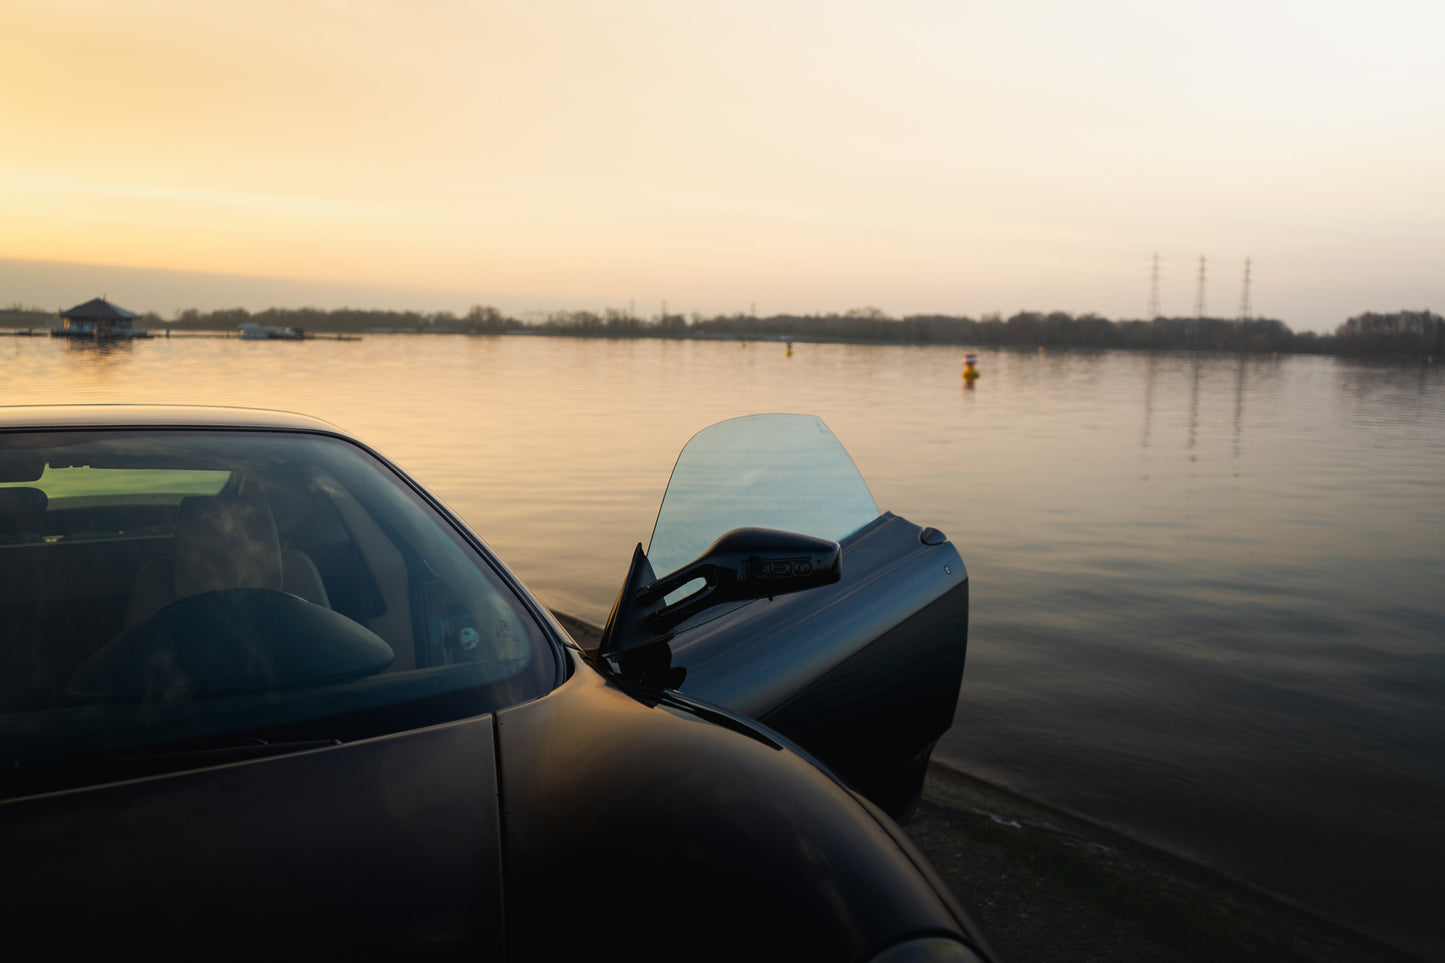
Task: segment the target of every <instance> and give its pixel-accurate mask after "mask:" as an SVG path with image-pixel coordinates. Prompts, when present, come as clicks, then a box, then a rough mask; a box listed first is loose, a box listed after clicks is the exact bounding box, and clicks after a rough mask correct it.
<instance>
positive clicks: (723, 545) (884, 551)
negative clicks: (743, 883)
mask: <svg viewBox="0 0 1445 963" xmlns="http://www.w3.org/2000/svg"><path fill="white" fill-rule="evenodd" d="M740 528H741V529H745V531H744V532H738V531H737V530H738V529H740ZM797 536H810V538H799V537H797ZM830 543H837V544H836V546H835V548H837V549H841V552H835V553H834V554H833V555H832V556H829V554H828V547H829V545H830ZM720 571H721V572H722V573H723V574H722V576H721V577H719V576H718V575H717V573H718V572H720ZM654 573H661V574H660V577H659V576H657V575H654ZM770 579H771V580H772V582H769V580H770ZM739 582H741V583H745V584H743V585H742V586H741V588H740V587H739V586H738V584H737V583H739ZM746 583H750V586H749V584H746ZM829 583H830V584H829ZM772 585H775V586H776V593H774V592H772V591H771V588H770V586H772ZM802 588H806V589H808V590H807V591H798V590H799V589H802ZM649 592H650V593H651V594H652V595H653V596H655V597H657V598H659V599H660V598H661V597H662V594H663V593H665V599H666V601H665V604H666V606H667V611H666V612H665V613H663V612H659V610H658V607H657V606H660V605H663V604H664V603H662V602H660V601H659V602H658V603H657V606H654V607H653V608H652V609H651V613H652V614H651V615H650V617H648V618H643V617H641V616H640V615H638V614H637V613H636V612H635V611H634V604H635V603H636V601H637V600H638V599H645V598H646V597H647V596H648V594H649ZM782 593H789V594H782ZM719 599H724V601H721V603H719ZM727 599H731V600H727ZM967 637H968V577H967V573H966V571H965V569H964V565H963V560H962V559H961V558H960V557H959V554H958V551H957V550H956V549H955V548H954V546H953V545H952V544H951V543H950V542H949V541H948V540H947V539H946V538H945V537H944V535H943V534H942V533H941V532H939V531H938V530H937V529H933V528H920V527H919V526H917V525H915V524H913V523H912V522H909V521H907V520H906V519H903V518H900V517H898V516H896V515H893V514H891V513H886V512H885V513H882V514H880V513H879V511H878V509H877V506H876V505H875V503H874V501H873V496H872V495H871V494H870V493H869V491H868V487H867V485H866V484H865V483H864V481H863V479H862V477H861V475H859V473H858V469H857V467H856V466H855V465H854V464H853V461H852V459H851V458H850V457H849V455H848V453H847V451H846V450H845V449H844V448H843V446H842V444H840V443H839V441H838V440H837V438H836V437H835V436H834V435H833V433H832V432H831V431H830V430H829V429H828V427H827V426H826V425H825V424H824V423H823V421H822V419H820V418H817V417H815V416H811V415H783V414H771V415H751V416H748V417H744V418H735V419H732V420H730V421H725V422H722V423H720V424H717V425H713V426H712V427H711V428H707V429H705V430H703V431H701V432H699V433H698V434H697V435H696V436H694V437H693V439H692V440H691V441H690V442H688V444H687V446H686V447H685V448H684V449H683V451H682V454H681V456H680V457H679V458H678V461H677V465H676V466H675V467H674V469H673V473H672V478H671V480H670V481H669V483H668V487H667V492H666V494H665V495H664V497H663V501H662V507H661V509H660V510H659V512H658V517H657V524H656V526H655V528H654V530H653V534H652V539H651V542H650V544H649V546H648V549H647V552H646V555H645V556H644V555H643V554H642V553H641V551H640V550H639V552H638V553H637V556H636V557H635V558H634V560H633V570H632V572H631V573H629V578H628V581H627V583H626V584H625V585H624V588H623V591H622V593H621V594H620V595H619V598H618V605H617V607H616V608H614V610H613V614H612V617H611V618H610V619H609V622H608V627H607V629H606V631H605V632H604V636H603V641H602V646H601V654H602V655H604V656H607V657H610V658H613V659H614V661H617V662H618V663H619V664H620V665H622V666H623V670H624V671H628V666H627V663H628V662H629V661H631V662H632V663H633V665H634V666H636V665H645V666H646V668H645V669H635V670H634V673H641V674H642V675H643V676H644V677H645V678H647V679H648V680H649V681H651V682H653V683H654V684H663V685H667V686H669V687H673V688H677V689H679V690H680V691H682V692H683V693H684V694H686V695H688V696H690V697H693V698H696V699H701V700H704V701H707V702H711V703H714V704H717V705H721V706H723V707H725V708H728V709H731V710H733V711H734V712H738V713H741V714H743V715H746V716H749V717H751V718H753V719H757V720H758V721H760V722H762V723H764V724H766V725H768V726H770V727H771V728H773V729H775V730H777V731H778V732H780V733H782V734H783V735H785V736H787V737H788V738H790V739H792V740H793V741H794V742H796V743H797V744H799V745H800V746H802V747H803V748H804V749H806V750H808V751H809V752H811V753H812V754H813V755H815V756H816V757H818V758H819V759H820V760H821V761H823V762H824V763H826V764H828V765H829V766H831V767H832V768H833V769H834V770H835V771H836V772H838V773H839V774H840V775H842V776H843V777H844V778H845V779H847V780H848V781H849V782H851V783H852V784H853V785H854V786H855V787H856V788H858V789H859V790H860V791H861V792H862V793H863V794H864V795H866V796H868V797H869V798H870V799H872V800H873V801H874V802H876V803H877V804H879V805H880V806H881V807H883V808H884V809H885V810H888V811H889V812H890V813H892V814H893V815H895V816H901V815H902V814H904V813H906V812H907V811H908V810H909V809H911V808H912V806H913V804H914V803H915V802H916V801H917V799H918V794H919V792H920V790H921V788H922V781H923V775H924V771H925V769H926V767H927V764H928V757H929V754H930V753H931V752H932V749H933V746H934V744H935V743H936V742H937V740H938V738H939V737H940V736H941V735H942V734H943V732H944V731H945V730H947V729H948V727H949V726H950V725H951V724H952V722H953V714H954V709H955V708H956V706H957V703H958V694H959V686H960V684H961V682H962V678H963V663H964V653H965V648H966V645H967ZM639 653H642V654H645V655H646V658H641V657H639ZM659 653H661V663H662V670H661V671H659V668H658V664H659Z"/></svg>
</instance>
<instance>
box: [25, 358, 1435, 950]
mask: <svg viewBox="0 0 1445 963" xmlns="http://www.w3.org/2000/svg"><path fill="white" fill-rule="evenodd" d="M979 367H980V369H981V371H982V375H983V376H982V378H980V379H979V381H978V382H977V384H976V385H975V386H974V387H973V388H972V389H970V388H968V387H966V386H965V385H964V383H963V381H962V379H961V378H960V377H959V373H960V369H961V365H960V351H959V350H958V349H955V348H913V347H874V346H850V345H814V344H800V345H797V346H796V350H795V353H794V354H793V355H792V356H791V357H789V356H787V355H786V354H785V352H784V348H783V346H782V345H780V344H770V343H752V344H749V345H747V346H746V347H740V346H739V345H738V343H736V342H680V341H606V340H581V339H565V338H536V337H487V338H467V337H451V336H446V337H443V336H406V335H370V336H367V337H366V338H365V339H364V340H362V341H360V342H331V341H307V342H300V343H283V342H242V341H239V340H235V339H202V338H185V339H181V338H172V339H168V340H164V339H154V340H149V341H144V342H139V343H135V344H123V345H116V346H111V347H108V348H104V347H102V348H97V347H95V346H93V345H79V344H70V343H67V342H65V341H63V340H59V339H50V338H4V339H0V370H3V374H0V403H4V404H28V403H61V402H72V403H73V402H110V401H116V402H122V401H124V402H185V403H205V404H234V405H256V406H263V407H274V408H285V409H291V410H296V411H303V412H307V413H310V414H315V415H318V416H320V417H322V418H326V419H328V420H330V421H333V422H335V423H337V424H339V425H341V426H343V427H345V428H347V429H349V430H351V431H353V432H355V433H357V434H359V435H360V436H361V437H362V438H364V439H365V440H367V441H369V442H371V443H372V444H373V445H375V446H376V447H377V448H379V449H380V450H381V451H383V452H385V453H386V454H388V455H389V456H391V457H392V458H393V459H394V460H395V461H397V462H398V463H399V464H400V465H402V466H403V467H404V468H406V469H408V470H409V471H410V472H411V473H412V474H414V475H415V476H416V477H417V478H419V479H420V480H421V481H423V482H424V483H425V484H427V485H428V486H430V487H431V488H433V489H434V490H435V491H437V492H438V493H439V494H440V495H441V496H442V497H443V498H444V499H445V500H446V501H447V502H448V503H449V504H450V505H451V506H452V507H453V508H454V509H456V510H457V511H458V512H459V513H460V514H461V515H462V516H464V517H465V518H466V519H467V520H468V521H469V522H470V523H471V524H472V525H473V526H474V527H475V528H476V529H477V530H478V531H479V532H480V533H481V534H482V535H483V537H485V538H486V539H487V541H488V542H489V543H490V544H491V545H492V546H493V548H495V549H496V550H497V551H498V553H499V554H501V556H502V557H503V558H504V559H506V560H507V561H508V563H509V564H511V565H512V567H513V568H514V569H516V570H517V571H518V573H519V574H520V575H521V576H522V577H523V579H524V580H525V581H526V582H527V583H528V584H529V585H530V586H532V587H533V588H534V590H536V591H537V592H538V594H539V595H540V596H541V597H542V598H543V599H544V600H545V601H547V602H548V603H549V604H551V605H553V606H554V607H556V608H559V609H561V610H563V611H568V612H571V613H573V614H576V615H579V616H582V617H584V618H588V619H592V620H594V621H601V620H602V619H603V618H605V616H606V613H607V610H608V608H609V607H610V604H611V601H612V598H613V596H614V595H615V594H616V592H617V589H618V586H619V584H620V581H621V578H622V574H623V570H624V568H625V565H626V562H627V560H628V557H629V555H630V552H631V550H632V546H633V545H634V544H635V543H637V542H646V540H647V538H648V535H649V533H650V531H651V524H652V519H653V515H654V513H655V511H656V506H657V503H658V501H659V499H660V498H661V495H662V491H663V489H664V488H665V486H666V483H667V478H668V473H669V471H670V469H671V467H672V461H673V459H674V457H675V455H676V452H677V451H678V450H679V449H680V448H681V447H682V445H683V444H684V443H685V442H686V441H687V439H688V438H689V437H690V436H691V434H692V433H693V432H694V431H696V430H698V429H700V428H702V427H704V426H706V425H707V424H710V423H711V422H714V421H718V420H721V419H723V418H728V417H732V416H735V415H741V414H749V413H754V412H764V411H803V412H810V413H815V414H818V415H821V416H823V418H824V419H825V420H826V421H827V422H828V423H829V425H830V426H831V427H832V428H833V430H834V432H835V433H836V434H837V435H838V437H839V438H840V439H841V440H842V441H843V442H844V444H846V445H847V446H848V448H849V450H850V451H851V452H852V453H853V455H854V457H855V459H856V461H857V463H858V466H859V468H860V469H861V471H862V473H863V476H864V477H865V478H866V479H868V481H869V483H870V485H871V487H872V489H873V493H874V495H875V496H876V498H877V500H878V503H879V506H880V507H882V508H885V509H888V510H892V511H894V512H896V513H898V514H900V515H903V516H905V517H907V518H909V519H911V520H913V521H915V522H918V523H920V524H926V525H934V526H937V527H938V528H941V529H943V531H945V532H946V533H947V534H948V535H949V536H950V537H951V538H952V539H953V540H954V542H955V543H956V544H957V545H958V547H959V550H960V551H961V552H962V554H963V556H964V559H965V561H966V563H967V565H968V569H969V576H970V582H971V596H972V618H971V623H970V631H969V654H968V666H967V670H966V672H965V677H964V686H963V696H962V700H961V701H960V704H959V711H958V716H957V719H956V722H955V725H954V728H953V730H952V731H951V732H950V733H949V734H948V735H947V736H946V737H945V739H944V741H943V742H942V744H941V745H940V747H939V749H938V751H937V752H936V754H935V758H936V759H939V760H941V761H944V762H946V763H948V764H950V765H953V766H956V767H958V768H960V769H963V770H965V771H967V772H971V773H975V774H977V775H980V776H983V777H985V778H988V779H992V780H995V781H997V782H1000V783H1003V784H1005V785H1008V786H1010V787H1013V788H1015V789H1017V790H1018V791H1020V792H1022V793H1024V794H1026V795H1029V796H1032V797H1034V798H1037V799H1040V800H1043V801H1046V802H1049V803H1052V804H1055V805H1058V806H1061V807H1065V808H1068V809H1070V810H1073V811H1076V812H1079V813H1082V814H1084V815H1086V816H1089V817H1092V818H1094V819H1096V820H1099V821H1102V822H1105V823H1107V824H1110V825H1113V826H1115V827H1117V828H1120V829H1121V830H1123V831H1125V832H1127V833H1129V834H1131V835H1134V836H1136V837H1140V838H1143V839H1146V840H1149V841H1151V842H1154V843H1156V844H1159V845H1161V846H1164V847H1167V848H1169V849H1172V850H1174V851H1176V852H1179V853H1182V854H1185V855H1188V856H1190V857H1193V858H1195V859H1198V860H1200V861H1202V862H1205V863H1208V864H1209V865H1212V866H1215V867H1217V868H1219V869H1222V870H1223V871H1225V872H1227V873H1229V874H1231V875H1233V876H1235V877H1237V878H1239V879H1241V880H1243V881H1246V882H1248V883H1251V884H1253V885H1256V886H1259V887H1263V888H1266V889H1269V890H1273V891H1275V892H1278V893H1281V894H1283V895H1285V896H1287V897H1289V898H1291V899H1294V900H1296V901H1299V902H1301V903H1303V904H1306V905H1308V906H1311V907H1314V908H1316V909H1318V910H1320V911H1322V912H1324V913H1325V914H1327V915H1330V916H1332V917H1334V918H1336V919H1339V920H1340V921H1341V922H1345V923H1347V924H1349V925H1352V926H1355V927H1358V928H1362V929H1365V930H1368V931H1370V932H1373V933H1375V934H1377V935H1381V936H1384V937H1386V938H1388V939H1390V940H1392V941H1393V942H1396V943H1397V944H1400V945H1403V946H1408V947H1411V948H1413V949H1414V950H1415V951H1416V952H1419V953H1421V954H1423V955H1426V956H1428V957H1431V958H1442V959H1445V936H1442V934H1441V930H1440V927H1439V925H1438V924H1437V923H1436V921H1435V920H1436V906H1435V904H1436V902H1437V899H1436V891H1435V885H1438V880H1439V879H1440V872H1439V867H1440V866H1441V865H1445V501H1442V497H1441V492H1442V487H1441V486H1442V482H1445V371H1442V370H1441V368H1440V367H1439V366H1418V365H1414V366H1408V365H1395V364H1376V363H1365V362H1353V361H1344V360H1339V359H1332V358H1317V357H1299V358H1295V357H1287V358H1279V359H1272V358H1269V357H1251V358H1245V359H1240V358H1236V357H1230V356H1195V355H1186V354H1148V353H1126V352H1084V351H1072V352H1063V351H1058V352H1055V351H1050V352H1048V353H1036V352H1026V351H981V352H980V353H979Z"/></svg>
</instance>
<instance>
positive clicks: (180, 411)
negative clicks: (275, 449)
mask: <svg viewBox="0 0 1445 963" xmlns="http://www.w3.org/2000/svg"><path fill="white" fill-rule="evenodd" d="M13 428H23V429H33V428H264V429H272V430H284V431H320V432H326V433H327V434H336V435H346V434H347V433H346V432H344V431H342V430H341V429H340V428H338V427H336V426H335V425H333V424H331V423H329V422H325V421H322V420H321V419H319V418H312V417H311V416H309V415H300V414H296V413H295V412H291V411H273V410H270V409H266V408H228V407H221V406H213V405H34V406H31V405H11V406H0V430H5V429H13ZM348 437H349V436H348Z"/></svg>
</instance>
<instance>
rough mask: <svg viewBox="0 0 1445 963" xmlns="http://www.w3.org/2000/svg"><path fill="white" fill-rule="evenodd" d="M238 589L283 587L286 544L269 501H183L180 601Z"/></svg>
mask: <svg viewBox="0 0 1445 963" xmlns="http://www.w3.org/2000/svg"><path fill="white" fill-rule="evenodd" d="M233 588H264V589H277V590H279V589H280V588H281V542H280V539H279V538H278V537H277V535H276V521H275V519H273V518H272V517H271V510H270V509H269V508H268V507H267V506H266V502H265V500H264V499H261V498H255V497H250V496H245V495H202V496H192V497H190V498H183V499H181V507H180V513H179V514H178V515H177V517H176V554H175V562H174V591H175V597H176V598H177V599H182V598H185V597H186V596H188V595H199V594H201V593H202V592H213V591H216V590H217V589H233Z"/></svg>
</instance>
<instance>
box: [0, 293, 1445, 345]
mask: <svg viewBox="0 0 1445 963" xmlns="http://www.w3.org/2000/svg"><path fill="white" fill-rule="evenodd" d="M248 321H251V322H256V323H258V324H265V325H277V326H280V327H288V328H299V329H302V330H305V331H306V332H308V333H328V334H329V333H342V332H345V333H366V332H385V331H398V332H416V333H432V334H502V333H506V332H525V333H532V334H555V335H568V336H572V337H601V338H726V339H772V340H792V341H842V342H860V343H879V344H950V345H1024V346H1033V345H1050V346H1060V347H1064V346H1070V347H1097V348H1153V349H1175V350H1194V351H1247V352H1296V353H1315V354H1348V355H1396V356H1411V355H1415V356H1422V357H1424V356H1445V319H1442V318H1441V317H1440V315H1438V314H1433V313H1431V312H1429V311H1397V312H1395V313H1393V314H1377V313H1374V312H1370V313H1366V314H1362V315H1359V316H1357V317H1353V318H1350V319H1349V320H1348V321H1346V322H1345V323H1344V324H1342V325H1340V326H1339V327H1338V328H1336V329H1335V331H1334V333H1333V334H1316V333H1314V332H1312V331H1305V332H1299V333H1296V332H1294V331H1291V330H1290V329H1289V327H1288V326H1287V325H1285V324H1284V322H1282V321H1276V320H1273V319H1268V318H1258V319H1251V320H1248V321H1233V320H1229V319H1225V318H1155V319H1154V320H1152V321H1111V320H1109V319H1108V318H1103V317H1100V316H1099V315H1096V314H1081V315H1073V314H1069V313H1067V312H1064V311H1052V312H1048V313H1044V312H1040V311H1021V312H1019V313H1018V314H1015V315H1013V316H1012V317H1010V318H1007V319H1005V318H1003V317H1001V316H1000V315H998V314H992V315H984V316H983V317H981V318H978V319H974V318H966V317H959V316H951V315H942V314H916V315H908V316H905V317H902V318H894V317H891V316H889V315H888V314H886V313H884V312H883V311H881V310H880V309H878V308H855V309H853V310H851V311H847V312H844V313H842V314H809V315H792V314H779V315H773V316H771V317H765V318H759V317H754V316H752V315H744V314H734V315H718V316H716V317H712V318H707V317H703V316H702V315H699V314H694V315H692V317H691V318H686V317H684V316H683V315H680V314H666V315H662V316H660V317H653V318H638V317H635V316H634V315H632V314H630V313H628V312H626V311H622V310H619V309H614V308H609V309H606V310H604V311H601V312H596V311H558V312H553V313H551V314H548V315H545V316H542V317H539V318H534V319H529V320H526V321H523V320H519V319H516V318H512V317H508V316H506V315H504V314H502V312H500V311H499V310H497V309H496V308H494V307H490V306H483V305H476V306H474V307H472V308H471V309H470V310H469V311H467V313H466V314H463V315H456V314H453V313H451V312H450V311H439V312H433V313H423V312H418V311H362V310H357V309H354V308H338V309H336V310H334V311H323V310H320V309H319V308H294V309H292V308H270V309H268V310H265V311H259V312H256V313H252V312H250V311H247V310H246V309H245V308H231V309H227V310H221V311H200V310H197V309H196V308H187V309H186V310H184V311H181V312H180V313H179V314H177V315H176V317H175V318H174V319H173V320H169V321H167V320H164V319H162V318H161V317H160V316H159V315H157V314H145V315H143V316H142V317H141V318H140V319H139V320H138V321H137V322H136V324H137V325H138V326H140V327H148V328H150V329H152V330H153V331H159V330H162V329H165V328H170V329H172V330H176V331H186V330H195V331H232V332H233V331H236V330H237V329H239V328H240V326H241V325H242V324H245V323H246V322H248ZM53 323H54V316H53V315H51V314H49V313H48V312H44V311H40V310H37V309H33V308H21V307H19V306H15V307H12V308H9V309H0V327H9V328H45V327H48V326H49V325H51V324H53Z"/></svg>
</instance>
